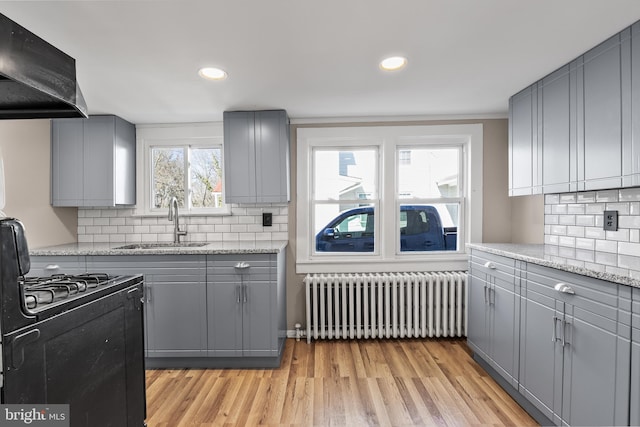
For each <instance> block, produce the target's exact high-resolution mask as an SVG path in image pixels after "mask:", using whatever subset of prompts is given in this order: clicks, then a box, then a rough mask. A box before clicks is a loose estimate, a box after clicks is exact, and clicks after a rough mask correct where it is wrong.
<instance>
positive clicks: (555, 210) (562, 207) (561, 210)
mask: <svg viewBox="0 0 640 427" xmlns="http://www.w3.org/2000/svg"><path fill="white" fill-rule="evenodd" d="M551 213H552V214H556V215H558V214H566V213H567V205H566V204H558V205H552V206H551Z"/></svg>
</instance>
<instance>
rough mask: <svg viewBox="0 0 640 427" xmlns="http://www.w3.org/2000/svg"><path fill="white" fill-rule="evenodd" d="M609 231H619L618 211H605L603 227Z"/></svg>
mask: <svg viewBox="0 0 640 427" xmlns="http://www.w3.org/2000/svg"><path fill="white" fill-rule="evenodd" d="M602 228H604V229H605V230H607V231H618V211H604V224H603V227H602Z"/></svg>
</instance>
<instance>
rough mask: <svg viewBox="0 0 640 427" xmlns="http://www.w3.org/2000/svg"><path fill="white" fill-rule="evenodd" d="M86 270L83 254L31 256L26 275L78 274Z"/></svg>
mask: <svg viewBox="0 0 640 427" xmlns="http://www.w3.org/2000/svg"><path fill="white" fill-rule="evenodd" d="M85 272H87V265H86V260H85V257H84V256H70V255H60V256H32V257H31V268H30V269H29V273H28V274H27V275H28V276H51V275H52V274H79V273H85Z"/></svg>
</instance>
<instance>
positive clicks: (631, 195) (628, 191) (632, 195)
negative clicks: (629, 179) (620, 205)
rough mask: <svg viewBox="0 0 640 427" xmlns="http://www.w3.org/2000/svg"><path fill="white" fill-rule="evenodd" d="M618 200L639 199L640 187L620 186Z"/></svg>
mask: <svg viewBox="0 0 640 427" xmlns="http://www.w3.org/2000/svg"><path fill="white" fill-rule="evenodd" d="M620 200H621V201H622V200H624V201H640V187H633V188H621V189H620Z"/></svg>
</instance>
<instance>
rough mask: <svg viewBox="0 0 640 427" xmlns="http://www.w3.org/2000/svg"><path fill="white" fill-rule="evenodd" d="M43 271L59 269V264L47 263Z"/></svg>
mask: <svg viewBox="0 0 640 427" xmlns="http://www.w3.org/2000/svg"><path fill="white" fill-rule="evenodd" d="M44 270H45V271H48V272H54V271H57V270H60V266H59V265H58V264H48V265H47V266H46V267H45V268H44Z"/></svg>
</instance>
